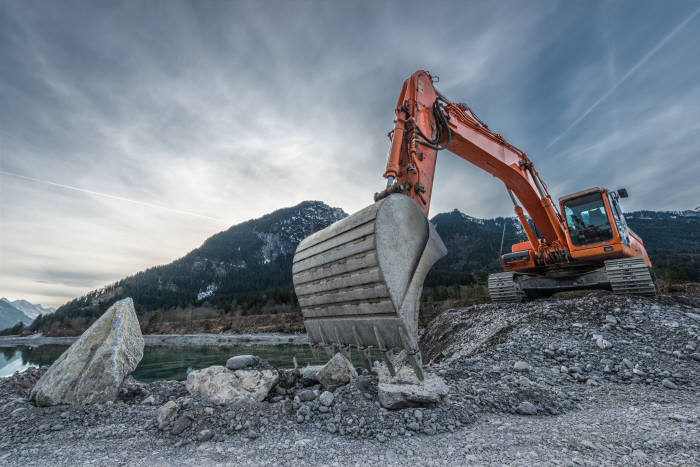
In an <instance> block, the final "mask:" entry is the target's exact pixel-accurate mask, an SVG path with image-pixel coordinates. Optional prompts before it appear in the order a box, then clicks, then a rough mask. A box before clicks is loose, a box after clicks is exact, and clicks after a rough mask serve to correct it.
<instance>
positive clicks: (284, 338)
mask: <svg viewBox="0 0 700 467" xmlns="http://www.w3.org/2000/svg"><path fill="white" fill-rule="evenodd" d="M78 337H79V336H71V337H51V336H29V337H19V336H0V348H7V347H38V346H41V345H70V344H72V343H73V342H75V341H76V340H77V339H78ZM143 340H144V342H145V345H146V346H147V347H159V346H181V347H187V346H193V347H200V346H217V347H227V346H233V345H285V344H296V345H305V344H308V343H309V340H308V336H307V335H306V334H282V333H261V334H145V335H144V336H143Z"/></svg>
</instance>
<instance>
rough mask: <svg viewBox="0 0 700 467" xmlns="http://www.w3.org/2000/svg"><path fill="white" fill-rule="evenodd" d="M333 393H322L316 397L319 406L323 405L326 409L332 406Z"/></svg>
mask: <svg viewBox="0 0 700 467" xmlns="http://www.w3.org/2000/svg"><path fill="white" fill-rule="evenodd" d="M333 399H334V397H333V393H332V392H330V391H323V392H322V393H321V395H320V396H318V400H319V402H320V403H321V404H323V405H325V406H326V407H330V406H331V404H333Z"/></svg>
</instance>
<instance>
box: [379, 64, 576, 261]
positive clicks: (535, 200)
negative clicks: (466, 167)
mask: <svg viewBox="0 0 700 467" xmlns="http://www.w3.org/2000/svg"><path fill="white" fill-rule="evenodd" d="M433 81H434V80H433V77H432V76H431V75H430V74H429V73H428V72H426V71H417V72H416V73H414V74H413V75H412V76H411V77H409V78H408V79H407V80H406V81H405V82H404V85H403V88H402V90H401V94H400V95H399V99H398V102H397V106H396V120H395V126H394V130H393V131H392V132H390V134H389V135H390V137H391V149H390V152H389V160H388V162H387V166H386V171H385V172H384V177H385V178H387V187H386V189H385V190H384V191H382V192H381V193H377V194H376V195H375V201H376V200H379V199H382V198H384V197H386V196H388V195H389V194H392V193H403V194H405V195H406V196H409V197H411V198H413V199H414V201H415V202H416V203H417V204H418V206H419V207H420V209H421V210H422V211H423V213H424V214H425V215H426V216H427V215H428V212H429V209H430V198H431V193H432V186H433V177H434V174H435V164H436V162H437V153H438V151H440V150H442V149H447V150H448V151H450V152H452V153H454V154H456V155H457V156H459V157H461V158H462V159H464V160H466V161H468V162H471V163H472V164H474V165H476V166H477V167H479V168H481V169H483V170H485V171H486V172H488V173H490V174H491V175H493V176H494V177H497V178H499V179H500V180H501V181H502V182H503V183H504V184H505V186H506V189H507V190H508V193H509V195H510V197H511V199H512V201H513V203H514V205H515V213H516V215H517V216H518V218H519V220H520V222H521V224H522V226H523V229H524V231H525V233H526V235H527V237H528V241H529V242H530V244H531V246H532V250H533V253H534V256H535V259H536V260H537V261H538V262H540V263H547V262H558V261H561V260H562V259H563V258H564V257H565V256H566V254H567V253H566V248H565V245H566V244H567V242H566V236H565V226H564V224H563V222H562V219H561V216H560V214H559V212H558V211H557V209H556V207H555V204H554V202H553V201H552V198H551V196H550V194H549V192H548V191H547V187H546V185H545V184H544V182H543V181H542V180H541V179H540V177H539V175H538V173H537V171H536V170H535V168H534V166H533V164H532V161H530V159H529V158H528V157H527V155H526V154H525V153H524V152H523V151H521V150H520V149H518V148H516V147H515V146H513V145H511V144H510V143H508V142H507V141H506V140H505V139H504V138H503V137H502V136H501V135H499V134H496V133H494V132H492V131H491V130H490V129H489V128H488V126H487V125H486V124H485V123H483V122H482V121H481V120H479V119H478V117H476V115H475V114H474V113H473V112H472V111H471V109H469V107H467V106H466V105H465V104H456V103H452V102H450V101H449V100H448V99H446V98H445V97H444V96H443V95H442V94H440V93H439V92H438V91H437V90H436V89H435V87H434V86H433ZM516 199H517V200H519V201H520V202H521V203H522V205H523V207H524V208H525V210H526V211H527V213H528V214H529V216H530V218H531V219H532V221H533V223H534V225H535V226H536V227H537V229H538V230H539V232H540V233H541V234H542V237H543V238H538V237H537V235H536V234H535V232H534V231H533V229H532V228H531V227H530V225H529V223H528V222H527V219H526V218H525V214H524V212H523V209H522V208H521V207H520V205H519V204H518V202H517V200H516Z"/></svg>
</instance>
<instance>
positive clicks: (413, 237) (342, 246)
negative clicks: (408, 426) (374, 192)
mask: <svg viewBox="0 0 700 467" xmlns="http://www.w3.org/2000/svg"><path fill="white" fill-rule="evenodd" d="M445 254H447V249H446V248H445V245H444V244H443V242H442V240H441V239H440V237H439V236H438V234H437V232H436V231H435V228H434V227H433V226H432V224H430V222H428V219H426V217H425V216H424V215H423V213H422V211H421V210H420V208H419V207H418V205H417V204H416V203H415V201H413V200H412V199H411V198H409V197H407V196H404V195H401V194H393V195H390V196H388V197H387V198H384V199H383V200H381V201H378V202H376V203H374V204H372V205H370V206H368V207H366V208H364V209H362V210H361V211H359V212H357V213H355V214H353V215H351V216H349V217H346V218H345V219H343V220H340V221H338V222H336V223H334V224H333V225H331V226H329V227H327V228H325V229H323V230H321V231H319V232H316V233H315V234H313V235H311V236H309V237H307V238H306V239H304V240H303V241H302V242H301V243H300V244H299V246H298V247H297V250H296V253H295V255H294V264H293V266H292V274H293V280H294V289H295V291H296V294H297V298H298V299H299V305H300V306H301V309H302V313H303V315H304V324H305V326H306V331H307V333H308V336H309V343H310V345H311V348H312V350H313V351H314V353H315V354H318V348H319V345H322V346H324V347H325V349H326V351H328V353H329V356H332V355H333V353H334V346H335V345H337V346H338V347H339V349H340V350H341V351H342V352H343V353H344V354H345V355H346V356H347V357H349V356H350V349H351V346H356V347H357V349H358V350H359V352H360V357H361V359H362V361H363V363H364V364H365V366H366V367H367V368H368V369H369V370H370V371H371V366H372V365H371V362H370V357H369V349H370V348H371V347H376V348H377V349H378V350H379V352H380V353H381V355H382V357H383V359H384V361H385V363H386V365H387V368H388V370H389V372H390V373H391V374H392V375H393V374H394V362H393V356H392V349H403V350H405V351H406V356H407V360H408V362H409V363H410V364H411V365H412V366H413V368H414V370H415V372H416V375H417V376H418V378H419V379H421V380H422V379H423V372H422V361H421V355H420V351H419V349H418V340H417V328H418V311H419V306H420V296H421V292H422V290H423V281H424V280H425V276H426V275H427V274H428V271H429V270H430V268H431V267H432V266H433V264H435V262H436V261H437V260H439V259H440V258H442V257H443V256H445Z"/></svg>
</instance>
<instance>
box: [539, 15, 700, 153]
mask: <svg viewBox="0 0 700 467" xmlns="http://www.w3.org/2000/svg"><path fill="white" fill-rule="evenodd" d="M698 13H700V8H698V9H696V10H695V11H693V12H692V13H691V14H690V16H688V17H687V18H686V19H684V20H683V21H682V22H681V24H679V25H678V26H676V28H675V29H674V30H673V31H671V32H670V33H668V34H667V35H666V37H664V38H663V39H661V41H660V42H659V43H658V44H656V45H655V46H654V48H653V49H651V50H650V51H649V52H647V54H646V55H645V56H644V57H642V59H641V60H640V61H639V62H637V64H636V65H635V66H633V67H632V68H630V70H629V71H628V72H627V73H625V75H624V76H623V77H622V78H620V79H619V80H618V81H617V82H616V83H615V84H614V85H613V87H612V88H610V89H609V90H608V91H607V92H606V93H605V94H603V95H602V96H600V98H599V99H598V100H597V101H595V102H594V103H593V105H591V106H590V107H589V108H588V110H586V111H585V112H584V113H583V114H582V115H581V116H580V117H578V118H577V119H576V120H574V121H573V122H572V123H571V125H569V126H568V127H567V128H566V130H564V131H563V132H562V133H561V134H560V135H559V136H557V137H556V138H554V139H553V140H552V142H551V143H549V144H548V145H547V146H546V147H545V149H548V148H549V147H550V146H552V145H553V144H554V143H556V142H557V141H559V140H560V139H561V138H562V137H563V136H564V135H565V134H567V133H568V132H569V130H571V129H572V128H573V127H575V126H576V125H578V124H579V122H581V120H583V119H584V118H586V117H587V116H588V114H590V113H591V112H593V109H595V108H596V107H598V106H599V105H600V103H601V102H603V101H604V100H605V99H607V98H608V97H609V96H610V94H612V93H613V92H615V90H616V89H617V88H618V87H620V85H621V84H622V83H624V82H625V81H627V78H629V77H630V76H632V74H633V73H634V72H635V71H637V70H638V69H639V68H640V67H641V66H642V65H644V64H645V63H646V62H647V61H648V60H649V59H650V58H651V57H652V56H653V55H654V54H655V53H656V52H658V50H659V49H660V48H661V47H663V46H664V45H665V44H666V42H668V41H670V40H671V39H672V38H673V36H675V35H676V34H678V32H679V31H680V30H681V29H683V28H684V27H685V26H686V25H687V24H688V23H690V22H691V21H692V20H693V18H695V17H696V16H697V15H698Z"/></svg>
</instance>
